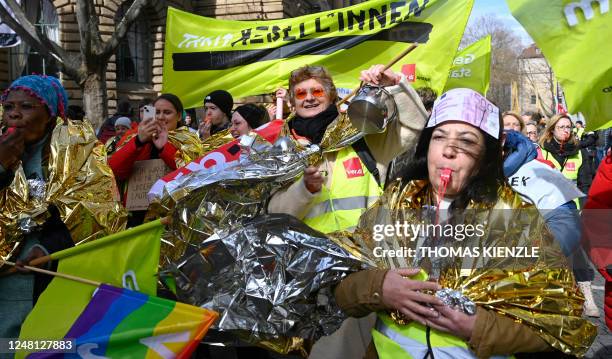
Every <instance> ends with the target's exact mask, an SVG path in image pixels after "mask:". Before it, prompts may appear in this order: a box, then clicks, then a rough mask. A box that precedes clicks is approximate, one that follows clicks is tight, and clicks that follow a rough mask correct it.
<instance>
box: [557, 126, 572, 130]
mask: <svg viewBox="0 0 612 359" xmlns="http://www.w3.org/2000/svg"><path fill="white" fill-rule="evenodd" d="M571 129H572V126H555V130H571Z"/></svg>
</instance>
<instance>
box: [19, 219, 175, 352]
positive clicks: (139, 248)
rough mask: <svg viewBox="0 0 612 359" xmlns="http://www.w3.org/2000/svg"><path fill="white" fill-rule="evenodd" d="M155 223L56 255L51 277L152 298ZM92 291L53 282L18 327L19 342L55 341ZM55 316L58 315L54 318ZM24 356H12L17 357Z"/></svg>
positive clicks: (156, 237) (159, 232)
mask: <svg viewBox="0 0 612 359" xmlns="http://www.w3.org/2000/svg"><path fill="white" fill-rule="evenodd" d="M163 230H164V227H163V225H162V224H161V222H160V220H157V221H153V222H149V223H145V224H143V225H141V226H138V227H135V228H131V229H128V230H125V231H123V232H119V233H115V234H112V235H110V236H107V237H104V238H100V239H98V240H95V241H92V242H89V243H85V244H82V245H79V246H76V247H73V248H69V249H66V250H63V251H61V252H56V253H53V254H52V255H51V258H52V259H54V260H58V261H59V262H58V267H57V271H58V272H60V273H65V274H71V275H75V276H79V277H82V278H87V279H89V280H93V281H98V282H102V283H107V284H111V285H115V286H118V287H126V288H129V289H133V290H137V291H139V292H142V293H145V294H148V295H155V294H156V292H157V266H158V265H159V249H160V245H161V235H162V232H163ZM94 290H96V287H94V286H91V285H88V284H84V283H80V282H75V281H72V280H68V279H64V278H58V277H56V278H54V279H53V280H52V281H51V283H50V284H49V286H48V287H47V289H45V291H44V292H43V293H42V294H41V296H40V297H39V298H38V302H37V303H36V305H35V306H34V309H32V311H31V312H30V314H29V315H28V317H27V318H26V320H25V322H24V323H23V325H22V327H21V333H20V338H21V339H40V338H45V339H61V338H63V337H64V336H65V334H66V333H67V332H68V330H69V329H70V327H71V326H72V324H73V323H74V321H75V320H76V319H77V318H78V317H79V315H80V314H81V312H82V311H83V310H84V309H85V307H87V305H88V303H89V301H90V300H91V297H92V295H93V293H94ZM58 313H61V315H58ZM26 354H27V353H24V352H18V353H17V357H23V356H25V355H26Z"/></svg>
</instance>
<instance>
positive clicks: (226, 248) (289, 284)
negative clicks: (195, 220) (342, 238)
mask: <svg viewBox="0 0 612 359" xmlns="http://www.w3.org/2000/svg"><path fill="white" fill-rule="evenodd" d="M361 268H362V263H361V261H359V260H358V259H357V258H356V257H354V256H352V255H351V254H350V253H349V252H348V251H347V250H345V249H344V248H342V247H341V246H339V245H337V244H335V243H334V242H332V241H331V240H329V239H328V238H327V237H326V236H325V235H323V234H322V233H320V232H317V231H315V230H313V229H312V228H310V227H308V226H307V225H305V224H304V223H303V222H301V221H299V220H298V219H296V218H294V217H291V216H289V215H284V214H275V215H263V216H259V217H256V218H254V219H252V220H249V221H247V222H245V223H244V224H241V225H237V226H235V227H234V229H232V230H231V231H228V230H222V231H219V232H218V233H216V234H214V235H212V236H210V237H209V238H207V239H205V240H204V241H202V243H201V244H200V245H199V246H198V249H197V250H192V251H191V252H190V253H186V255H185V256H184V257H183V258H181V260H180V261H179V264H178V266H177V267H176V271H177V272H176V273H177V274H178V275H177V276H176V284H177V289H178V291H177V292H178V295H179V300H180V301H183V302H188V303H192V304H195V305H198V306H202V307H205V308H209V309H212V310H215V311H218V312H219V313H220V315H221V316H220V319H219V321H218V322H217V323H216V325H215V326H214V327H213V328H215V329H217V330H222V331H230V332H234V333H235V334H237V335H238V336H239V337H241V338H242V339H244V340H246V341H248V342H251V343H261V342H266V341H269V342H276V344H275V347H274V348H275V349H277V348H286V347H287V343H293V342H294V341H293V340H292V339H291V338H292V337H297V338H306V339H313V340H316V339H317V338H319V337H320V336H322V335H330V334H331V333H333V332H334V331H335V330H336V329H338V327H339V326H340V324H341V323H342V321H343V320H344V319H345V316H344V314H343V313H342V311H341V310H340V309H339V308H338V307H337V305H336V304H335V300H334V296H333V292H332V286H333V285H335V284H337V283H339V282H340V280H342V279H343V278H344V277H345V276H346V275H347V274H348V273H350V272H354V271H357V270H359V269H361ZM289 347H290V345H289ZM293 349H295V348H293ZM279 351H281V352H283V351H285V350H279Z"/></svg>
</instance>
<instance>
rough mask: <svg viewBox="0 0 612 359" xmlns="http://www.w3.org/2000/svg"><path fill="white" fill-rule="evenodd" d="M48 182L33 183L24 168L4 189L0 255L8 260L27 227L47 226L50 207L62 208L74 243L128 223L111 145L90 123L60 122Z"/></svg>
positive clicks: (0, 197)
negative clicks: (112, 165)
mask: <svg viewBox="0 0 612 359" xmlns="http://www.w3.org/2000/svg"><path fill="white" fill-rule="evenodd" d="M49 146H50V147H51V148H50V155H49V161H48V167H47V169H45V171H44V172H46V173H48V178H47V180H46V181H45V182H43V181H38V183H33V182H32V181H31V180H30V182H29V181H28V180H27V179H26V177H25V174H24V171H23V168H22V167H21V166H19V167H18V168H17V169H16V170H15V177H14V180H13V182H12V183H11V184H10V185H9V186H8V187H6V188H4V189H1V190H0V208H1V210H0V256H1V257H2V259H8V258H9V257H10V256H11V254H12V253H13V252H14V251H15V249H16V248H17V247H18V245H19V243H20V241H21V240H22V238H23V234H24V231H28V230H31V229H34V228H35V227H36V226H38V225H42V224H43V223H44V222H45V220H46V219H47V207H48V206H49V205H54V206H56V207H57V208H58V210H59V212H60V215H61V218H62V220H63V221H64V223H66V226H67V227H68V229H69V230H70V234H71V236H72V239H73V241H74V242H75V244H80V243H83V242H86V241H90V240H93V239H97V238H100V237H103V236H106V235H108V234H111V233H115V232H118V231H121V230H123V229H124V228H125V224H126V220H127V216H126V212H125V210H124V209H123V207H122V206H121V205H120V203H119V202H118V198H119V197H118V192H117V187H116V184H115V180H114V176H113V172H112V171H111V169H110V168H109V167H108V165H107V164H106V150H105V148H104V145H103V144H102V143H100V142H99V141H98V139H97V138H96V135H95V133H94V131H93V129H92V128H91V125H90V124H89V123H88V122H86V121H83V122H77V121H74V122H73V121H68V120H66V121H65V122H62V121H59V122H58V124H57V125H56V127H55V129H54V130H53V133H52V134H51V140H50V144H49Z"/></svg>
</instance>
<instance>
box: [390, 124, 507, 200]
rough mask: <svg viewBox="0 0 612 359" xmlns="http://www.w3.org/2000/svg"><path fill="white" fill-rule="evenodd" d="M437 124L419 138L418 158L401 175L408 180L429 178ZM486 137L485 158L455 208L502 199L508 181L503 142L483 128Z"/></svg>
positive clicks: (416, 152)
mask: <svg viewBox="0 0 612 359" xmlns="http://www.w3.org/2000/svg"><path fill="white" fill-rule="evenodd" d="M499 122H500V126H499V129H500V131H499V135H498V136H499V138H501V134H502V128H503V126H502V119H501V116H500V117H499ZM434 129H435V127H430V128H425V129H423V132H422V133H421V136H420V137H419V143H418V144H417V148H416V151H415V153H414V159H413V161H412V163H411V164H410V165H409V166H408V167H406V168H405V170H404V171H403V172H402V174H401V177H402V179H403V180H404V181H411V180H429V171H428V169H427V152H428V151H429V143H430V142H431V136H432V134H433V131H434ZM481 132H482V134H483V135H484V139H485V153H484V157H483V158H482V160H480V161H479V164H480V167H479V168H478V172H477V173H476V175H475V176H473V177H472V178H471V179H470V180H469V182H468V184H467V186H466V188H465V189H464V190H463V191H462V192H461V193H460V194H459V196H457V198H455V200H454V201H453V203H452V205H451V208H455V209H464V208H466V207H467V205H468V204H469V203H470V201H472V200H473V201H475V202H478V203H484V204H494V203H495V202H497V200H498V189H499V187H501V186H503V185H504V183H505V182H506V179H505V177H504V170H503V160H502V146H501V141H500V140H498V139H495V138H494V137H493V136H491V135H489V134H487V133H485V132H484V131H482V130H481Z"/></svg>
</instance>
